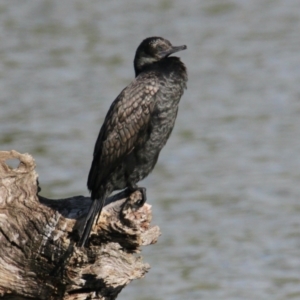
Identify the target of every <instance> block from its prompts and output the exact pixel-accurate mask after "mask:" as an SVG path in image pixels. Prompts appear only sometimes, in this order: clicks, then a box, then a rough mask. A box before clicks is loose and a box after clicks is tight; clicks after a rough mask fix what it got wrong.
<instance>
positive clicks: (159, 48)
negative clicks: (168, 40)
mask: <svg viewBox="0 0 300 300" xmlns="http://www.w3.org/2000/svg"><path fill="white" fill-rule="evenodd" d="M156 50H158V51H163V50H164V47H163V46H161V45H157V46H156Z"/></svg>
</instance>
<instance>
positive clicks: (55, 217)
mask: <svg viewBox="0 0 300 300" xmlns="http://www.w3.org/2000/svg"><path fill="white" fill-rule="evenodd" d="M11 159H15V160H18V165H16V166H15V167H10V166H8V164H7V163H9V162H10V160H11ZM122 197H123V199H120V200H118V199H119V198H122ZM124 197H125V198H124ZM140 201H141V194H140V192H138V191H137V192H135V193H132V194H131V195H126V193H125V192H121V193H120V194H118V195H115V196H113V197H111V198H109V199H108V203H109V204H108V205H106V206H105V208H104V209H103V211H102V214H101V217H100V219H99V221H98V223H97V224H94V227H93V231H92V234H91V237H90V239H89V246H88V247H87V248H78V247H77V246H76V241H77V240H78V237H79V233H78V228H81V225H82V222H84V216H85V215H86V213H87V211H88V208H89V206H90V203H91V199H90V198H88V197H84V196H76V197H70V198H67V199H60V200H50V199H46V198H43V197H41V196H39V195H38V183H37V173H36V172H35V162H34V160H33V158H32V157H31V156H30V155H29V154H20V153H18V152H16V151H13V150H12V151H9V152H8V151H2V152H0V297H2V299H47V300H49V299H68V300H71V299H78V300H80V299H107V300H110V299H116V297H117V295H118V294H119V293H120V291H121V290H122V289H123V288H124V287H125V286H126V285H128V284H129V283H130V282H131V281H132V280H133V279H138V278H141V277H143V276H144V275H145V273H146V272H147V271H148V270H149V268H150V266H149V265H148V264H146V263H143V261H142V258H141V257H140V256H138V255H137V254H136V253H139V252H140V246H142V245H150V244H153V243H155V242H156V241H157V238H158V237H159V235H160V230H159V228H158V227H157V226H153V227H152V226H150V222H151V206H150V205H148V204H144V205H143V206H142V207H140V205H139V203H140Z"/></svg>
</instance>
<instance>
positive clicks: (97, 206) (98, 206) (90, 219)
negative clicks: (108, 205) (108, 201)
mask: <svg viewBox="0 0 300 300" xmlns="http://www.w3.org/2000/svg"><path fill="white" fill-rule="evenodd" d="M105 198H106V195H103V196H102V197H101V198H99V199H94V200H93V202H92V204H91V206H90V209H89V212H88V214H87V216H86V219H85V222H84V227H83V232H82V235H81V238H80V240H79V242H78V246H79V247H84V245H85V242H86V240H87V239H88V237H89V235H90V233H91V230H92V226H93V224H94V221H95V218H96V216H97V215H98V218H99V216H100V214H101V211H102V208H103V206H104V202H105ZM98 218H97V221H98Z"/></svg>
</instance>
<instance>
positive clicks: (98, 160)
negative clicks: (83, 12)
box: [78, 37, 187, 247]
mask: <svg viewBox="0 0 300 300" xmlns="http://www.w3.org/2000/svg"><path fill="white" fill-rule="evenodd" d="M184 49H186V46H185V45H184V46H177V47H174V46H172V44H171V43H170V42H169V41H168V40H166V39H164V38H161V37H150V38H147V39H145V40H143V41H142V43H141V44H140V45H139V47H138V48H137V50H136V54H135V58H134V70H135V76H136V78H135V79H134V80H133V81H132V82H131V83H130V84H129V85H128V86H127V87H126V88H125V89H123V91H122V92H121V93H120V95H119V96H118V97H117V98H116V99H115V101H114V102H113V103H112V105H111V107H110V109H109V111H108V113H107V115H106V118H105V120H104V123H103V125H102V128H101V130H100V133H99V136H98V139H97V141H96V145H95V149H94V157H93V162H92V166H91V169H90V173H89V176H88V182H87V186H88V189H89V190H90V192H91V198H92V200H93V202H92V204H91V206H90V209H89V212H88V214H87V217H86V220H85V223H84V229H83V234H82V236H81V239H80V241H79V244H78V245H79V246H80V247H82V246H84V245H85V242H86V240H87V238H88V237H89V235H90V232H91V228H92V225H93V223H94V221H95V218H96V216H97V215H98V217H99V216H100V213H101V210H102V208H103V206H104V203H105V199H106V198H107V197H108V196H109V195H110V194H111V193H112V192H113V191H115V190H120V189H124V188H128V189H129V190H130V191H135V190H141V191H142V193H143V197H144V201H145V200H146V198H145V197H146V195H145V189H144V188H138V187H137V185H136V184H137V182H139V181H140V180H142V179H143V178H145V177H146V176H148V174H149V173H150V172H151V171H152V170H153V168H154V166H155V164H156V162H157V159H158V156H159V153H160V151H161V149H162V148H163V146H164V145H165V144H166V142H167V140H168V138H169V136H170V134H171V132H172V129H173V127H174V123H175V119H176V116H177V111H178V104H179V100H180V98H181V96H182V94H183V91H184V89H185V88H186V82H187V71H186V67H185V65H184V64H183V63H182V62H181V61H180V59H179V58H178V57H169V55H171V54H173V53H175V52H178V51H181V50H184Z"/></svg>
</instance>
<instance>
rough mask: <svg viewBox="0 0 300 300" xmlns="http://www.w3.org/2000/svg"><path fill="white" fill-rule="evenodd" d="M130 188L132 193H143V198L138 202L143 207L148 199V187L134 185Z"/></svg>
mask: <svg viewBox="0 0 300 300" xmlns="http://www.w3.org/2000/svg"><path fill="white" fill-rule="evenodd" d="M128 190H129V192H130V193H134V192H136V191H139V192H140V193H141V194H142V199H141V200H140V201H139V202H138V203H137V204H138V205H139V206H140V207H142V206H143V205H144V204H145V202H146V200H147V195H146V188H144V187H137V186H134V187H129V188H128Z"/></svg>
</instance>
